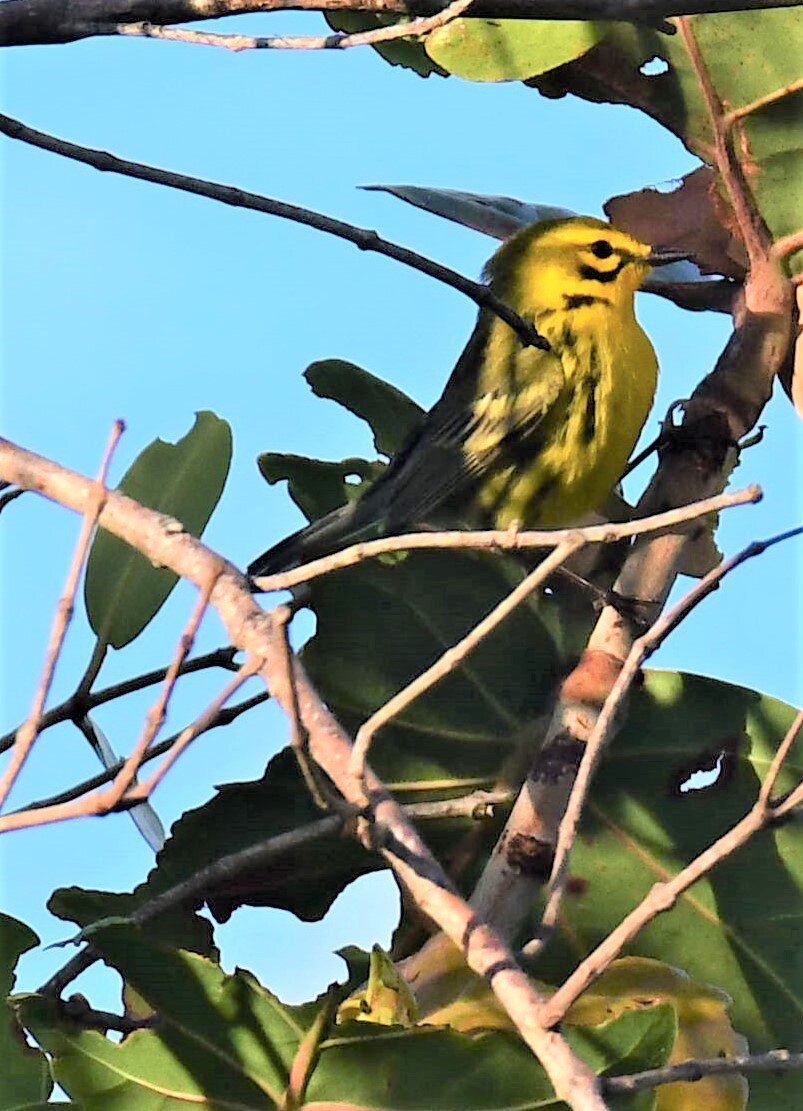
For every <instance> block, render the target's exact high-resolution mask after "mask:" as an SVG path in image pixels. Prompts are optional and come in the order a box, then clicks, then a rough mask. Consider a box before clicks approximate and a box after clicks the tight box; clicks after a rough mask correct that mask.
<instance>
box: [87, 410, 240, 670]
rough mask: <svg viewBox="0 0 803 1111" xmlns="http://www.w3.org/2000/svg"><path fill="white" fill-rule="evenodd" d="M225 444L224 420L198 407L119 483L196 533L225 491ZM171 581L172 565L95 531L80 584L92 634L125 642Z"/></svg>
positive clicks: (125, 491)
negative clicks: (172, 437) (177, 435)
mask: <svg viewBox="0 0 803 1111" xmlns="http://www.w3.org/2000/svg"><path fill="white" fill-rule="evenodd" d="M231 450H232V442H231V429H230V428H229V425H228V424H227V423H226V421H224V420H221V419H220V418H219V417H216V416H215V414H214V413H210V412H206V411H204V412H199V413H197V414H196V417H195V423H194V424H193V426H192V428H191V429H190V431H189V432H188V433H187V435H186V436H184V437H183V438H182V439H181V440H179V441H178V442H177V443H175V444H169V443H166V442H165V441H164V440H154V442H153V443H152V444H150V445H149V446H148V447H147V448H145V450H144V451H143V452H141V453H140V455H139V456H138V457H137V458H136V459H135V460H134V462H133V463H132V465H131V466H130V467H129V469H128V470H127V471H126V473H125V475H124V476H123V480H122V482H121V483H120V485H119V487H118V490H119V491H120V492H121V493H123V494H127V495H128V497H130V498H133V499H134V500H135V501H138V502H140V503H141V504H142V505H145V506H147V507H148V508H149V509H156V510H158V511H159V512H160V513H164V514H165V515H167V516H168V517H172V518H175V519H177V520H178V521H180V523H181V525H182V527H183V529H184V530H185V531H186V532H189V533H191V534H192V535H193V536H200V535H201V533H202V532H203V530H204V528H205V527H206V523H207V521H208V520H209V518H210V517H211V515H212V510H213V509H214V508H215V506H216V505H217V503H218V500H219V499H220V495H221V494H222V492H223V486H224V485H225V482H226V476H227V474H228V470H229V463H230V462H231ZM177 582H178V578H177V576H176V575H174V574H173V572H172V571H168V570H167V569H166V568H157V567H154V566H153V564H152V563H150V561H149V560H147V559H146V558H145V556H143V555H141V554H140V553H139V552H138V551H135V549H134V548H131V547H130V546H129V545H128V544H126V543H125V541H124V540H120V539H119V538H118V537H116V536H112V534H111V533H109V532H104V531H103V530H101V531H100V532H98V534H97V536H96V537H95V541H94V543H93V545H92V549H91V551H90V553H89V559H88V561H87V569H86V581H85V584H84V598H85V601H86V609H87V615H88V617H89V623H90V625H91V626H92V629H93V631H94V632H95V634H96V636H97V637H98V640H99V641H101V642H102V643H103V644H110V645H112V647H114V648H122V647H124V646H125V645H126V644H130V643H131V641H132V640H134V638H135V637H137V636H139V634H140V633H141V632H142V630H143V629H144V628H145V626H146V625H147V624H148V623H149V622H150V621H151V620H152V619H153V618H154V617H155V616H156V614H157V613H158V612H159V610H160V609H161V607H162V605H163V604H164V603H165V601H166V600H167V597H168V595H169V594H170V592H171V590H172V589H173V587H174V586H175V585H176V583H177Z"/></svg>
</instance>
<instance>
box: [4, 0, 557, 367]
mask: <svg viewBox="0 0 803 1111" xmlns="http://www.w3.org/2000/svg"><path fill="white" fill-rule="evenodd" d="M4 2H8V0H4ZM0 7H2V5H0ZM0 132H2V133H3V134H5V135H8V137H9V138H11V139H19V140H21V141H22V142H24V143H29V144H30V145H31V146H34V147H39V148H40V149H42V150H47V151H50V152H51V153H53V154H59V155H61V156H62V157H64V158H72V159H74V160H75V161H76V162H83V163H84V165H86V166H92V167H93V168H94V169H96V170H101V171H103V172H106V173H115V174H122V175H123V176H124V177H132V178H136V179H137V180H138V181H150V182H151V183H152V184H154V185H164V186H167V187H168V188H169V189H179V190H181V191H182V192H185V193H194V194H195V195H196V196H199V197H208V198H209V199H210V200H213V201H220V202H221V203H222V204H228V205H232V206H233V207H234V208H247V209H251V210H253V211H255V212H264V213H267V214H268V215H270V216H279V217H281V218H282V219H284V220H292V221H294V222H295V223H297V224H305V225H306V226H307V227H310V228H315V229H316V230H318V231H323V232H326V233H327V234H329V235H334V236H337V237H338V238H339V239H345V240H347V241H348V242H349V243H353V244H354V245H355V246H357V247H359V248H360V250H361V251H374V252H376V253H377V254H380V255H384V256H385V257H386V258H392V259H394V260H395V261H396V262H401V263H403V264H404V265H405V266H410V267H412V268H413V269H414V270H418V271H419V272H420V273H422V274H426V275H427V276H428V277H430V278H435V279H436V281H439V282H443V283H444V285H448V286H451V287H452V288H453V289H456V290H458V292H460V293H463V294H465V296H466V297H469V298H471V300H472V301H474V302H475V303H476V304H477V305H479V306H480V307H481V308H485V309H488V310H490V311H491V312H493V313H495V314H496V315H497V316H498V317H499V318H500V320H503V321H504V322H505V323H506V324H508V325H509V326H510V327H511V328H512V329H513V331H514V332H515V333H516V335H517V336H518V337H519V339H520V340H521V342H522V343H523V344H524V345H525V346H530V347H538V348H541V350H544V351H548V350H549V343H548V342H547V341H546V340H545V339H544V337H543V336H541V335H539V333H538V332H537V331H536V329H535V327H534V326H533V325H532V324H531V323H530V322H529V321H527V320H524V319H523V318H522V317H521V316H519V314H518V313H516V312H514V311H513V309H511V308H510V306H509V305H506V304H505V302H504V301H501V300H500V299H499V298H498V297H497V296H496V295H495V294H494V293H493V291H492V290H491V289H490V287H489V286H487V285H483V284H482V282H474V281H472V280H471V279H470V278H466V277H464V276H463V275H462V274H458V273H457V271H455V270H450V269H449V268H448V267H446V266H441V265H440V263H437V262H433V261H432V259H428V258H425V257H424V256H423V255H419V254H417V253H416V252H415V251H411V250H409V249H408V248H407V247H402V246H400V245H399V244H396V243H391V242H389V241H388V240H386V239H381V238H380V237H379V236H378V235H377V233H376V232H375V231H369V230H368V229H366V228H358V227H355V226H354V225H353V224H347V223H345V222H344V221H343V220H335V219H334V218H333V217H331V216H324V215H323V213H320V212H313V211H312V210H311V209H307V208H300V207H299V206H298V205H295V204H290V203H289V202H287V201H279V200H274V199H273V198H271V197H264V196H261V195H260V194H258V193H249V192H246V191H245V190H244V189H236V188H235V187H234V186H231V185H221V184H219V183H217V182H213V181H205V180H203V179H201V178H197V177H188V176H187V175H186V174H177V173H174V172H173V171H172V170H161V169H159V168H158V167H156V166H146V165H145V164H144V163H142V162H130V161H129V160H128V159H125V158H118V157H117V156H116V155H114V154H109V153H108V152H106V151H102V150H93V149H92V148H90V147H83V146H79V145H78V144H77V143H70V142H68V141H67V140H66V139H58V138H56V136H54V135H47V134H45V132H43V131H36V130H35V129H34V128H32V127H27V126H26V125H25V124H23V123H20V122H19V121H18V120H14V119H11V117H10V116H5V115H1V114H0Z"/></svg>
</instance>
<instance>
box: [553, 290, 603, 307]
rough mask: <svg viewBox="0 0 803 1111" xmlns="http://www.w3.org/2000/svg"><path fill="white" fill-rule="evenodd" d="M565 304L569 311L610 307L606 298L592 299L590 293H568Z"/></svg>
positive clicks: (565, 296)
mask: <svg viewBox="0 0 803 1111" xmlns="http://www.w3.org/2000/svg"><path fill="white" fill-rule="evenodd" d="M563 303H564V305H565V306H566V308H567V309H584V308H588V307H589V306H590V305H608V304H610V302H609V301H608V300H607V298H605V297H592V296H591V294H589V293H567V294H565V295H564V298H563Z"/></svg>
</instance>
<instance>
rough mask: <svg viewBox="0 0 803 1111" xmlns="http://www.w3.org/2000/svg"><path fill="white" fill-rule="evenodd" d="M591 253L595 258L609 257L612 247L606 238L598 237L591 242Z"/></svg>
mask: <svg viewBox="0 0 803 1111" xmlns="http://www.w3.org/2000/svg"><path fill="white" fill-rule="evenodd" d="M591 254H592V255H595V256H596V257H597V258H610V257H611V255H612V254H613V247H612V246H611V245H610V243H609V242H608V240H607V239H598V240H597V241H596V242H595V243H592V244H591Z"/></svg>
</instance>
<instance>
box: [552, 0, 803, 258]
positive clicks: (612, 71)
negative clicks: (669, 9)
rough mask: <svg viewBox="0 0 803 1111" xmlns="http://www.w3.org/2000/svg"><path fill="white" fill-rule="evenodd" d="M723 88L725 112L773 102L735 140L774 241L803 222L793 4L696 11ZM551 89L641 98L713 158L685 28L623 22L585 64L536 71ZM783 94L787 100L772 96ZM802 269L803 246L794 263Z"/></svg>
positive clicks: (800, 94)
mask: <svg viewBox="0 0 803 1111" xmlns="http://www.w3.org/2000/svg"><path fill="white" fill-rule="evenodd" d="M688 22H689V25H690V27H691V29H692V33H693V35H694V37H695V39H696V42H697V45H698V47H699V49H700V52H701V55H702V58H703V62H704V64H705V67H706V70H707V73H708V76H709V78H710V80H711V82H712V86H713V90H714V93H715V94H716V96H717V98H718V100H719V101H720V103H721V104H722V105H723V107H724V110H725V111H733V110H738V109H744V108H748V107H749V106H751V105H755V104H756V102H758V101H762V100H765V101H767V102H766V103H764V104H763V106H761V107H757V108H756V109H755V110H752V111H749V113H748V114H746V115H744V116H743V118H741V119H738V120H737V121H736V122H735V124H734V128H733V145H734V149H735V150H736V153H737V157H738V159H739V162H740V164H741V168H742V171H743V173H744V176H745V179H746V181H747V185H748V188H749V190H750V191H751V192H752V194H753V198H754V200H755V202H756V205H757V208H758V211H759V212H760V213H761V215H762V217H763V218H764V221H765V222H766V224H767V226H768V228H769V230H770V232H771V234H772V236H773V238H776V239H777V238H780V237H782V236H784V235H787V234H791V233H792V232H795V231H797V230H798V229H799V228H800V226H801V224H803V212H802V211H801V201H800V198H801V196H803V137H802V134H801V122H800V121H801V118H803V111H802V110H801V105H803V91H801V90H800V89H799V88H798V89H797V90H796V91H792V88H793V86H794V83H796V82H798V78H799V76H800V53H801V49H803V22H802V21H801V20H800V13H799V12H798V11H797V10H796V9H794V8H776V9H767V10H757V11H743V12H731V13H723V14H716V15H701V16H694V17H688ZM533 84H534V85H535V86H536V87H537V88H538V89H539V90H540V91H541V92H542V93H544V94H545V95H547V96H563V95H564V94H565V93H567V92H571V93H574V94H575V95H577V96H581V97H584V98H585V99H587V100H593V101H610V102H611V103H615V104H632V105H633V106H634V107H636V108H641V109H642V110H643V111H645V112H647V113H648V114H649V115H651V116H653V117H654V118H655V119H657V120H658V121H659V122H660V123H662V124H663V125H664V126H665V127H668V128H669V129H670V130H671V131H673V132H674V133H675V134H676V135H677V136H678V137H679V138H680V139H682V140H683V142H684V143H685V144H686V146H687V147H688V148H689V149H690V150H691V151H693V153H695V154H697V155H698V156H699V157H700V158H701V159H702V160H703V161H705V162H709V163H710V162H711V160H712V154H711V152H712V144H713V136H712V132H711V124H710V118H709V114H708V109H707V106H706V103H705V100H704V98H703V95H702V91H701V87H700V82H699V80H698V77H697V74H696V73H695V71H694V68H693V66H692V64H691V61H690V59H689V55H688V53H687V51H686V47H685V45H684V43H683V39H682V36H680V35H662V34H659V33H658V32H657V31H654V30H651V29H649V28H644V27H636V26H634V25H632V24H627V23H615V24H612V25H611V30H610V31H609V33H608V34H607V35H606V37H605V39H604V40H603V41H602V42H601V43H600V44H599V45H598V46H596V47H595V48H594V49H593V50H591V51H589V52H588V53H587V54H585V55H584V56H583V57H582V58H580V59H578V60H577V61H574V62H570V63H569V64H568V65H566V66H563V67H561V68H560V69H559V70H555V71H553V72H552V73H549V74H547V75H546V76H545V77H541V78H536V79H535V80H534V82H533ZM776 94H778V99H776V100H774V102H772V103H770V102H769V99H770V98H772V97H773V96H775V95H776ZM791 265H792V269H793V271H797V272H799V271H800V270H801V269H803V252H798V254H797V256H796V257H795V259H794V260H792V263H791Z"/></svg>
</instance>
